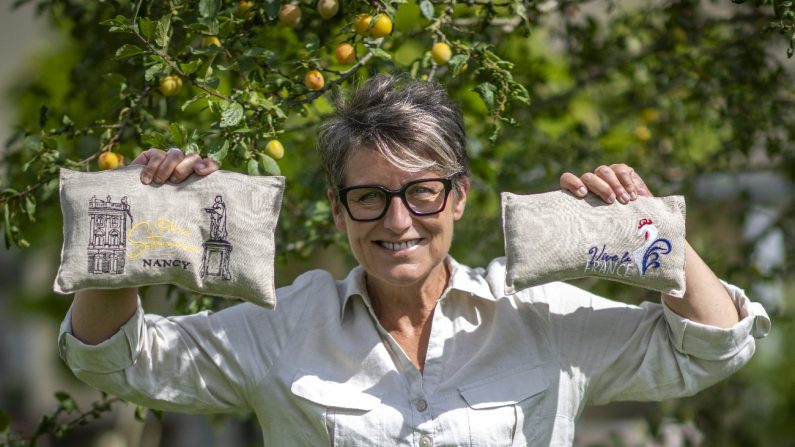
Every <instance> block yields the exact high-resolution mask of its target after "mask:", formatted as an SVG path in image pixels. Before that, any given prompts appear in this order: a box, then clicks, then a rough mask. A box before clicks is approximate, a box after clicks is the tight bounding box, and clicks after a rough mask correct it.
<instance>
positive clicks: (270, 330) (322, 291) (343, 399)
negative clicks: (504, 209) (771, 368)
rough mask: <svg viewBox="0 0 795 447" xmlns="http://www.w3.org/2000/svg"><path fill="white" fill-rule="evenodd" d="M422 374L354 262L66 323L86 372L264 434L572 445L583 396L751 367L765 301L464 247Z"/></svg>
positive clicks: (111, 385)
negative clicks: (231, 292) (671, 292)
mask: <svg viewBox="0 0 795 447" xmlns="http://www.w3.org/2000/svg"><path fill="white" fill-rule="evenodd" d="M446 262H447V263H448V266H449V268H450V274H451V279H450V283H449V285H448V288H447V289H446V290H445V291H444V293H443V294H442V296H441V298H440V300H439V302H438V303H437V304H436V308H435V309H434V313H433V321H432V330H431V334H430V339H429V342H428V352H427V355H426V362H425V369H424V372H423V373H420V371H419V370H418V369H417V368H416V367H414V365H413V364H412V363H411V361H410V359H409V358H408V357H407V356H406V354H405V353H404V352H403V350H402V349H401V348H400V346H399V344H398V343H397V342H396V341H395V340H394V339H393V338H392V336H391V335H390V334H389V333H388V332H387V331H386V330H385V329H384V328H383V327H382V326H381V325H380V324H379V323H378V320H377V318H376V317H375V314H374V312H373V308H372V305H371V301H370V298H369V296H368V294H367V290H366V287H365V276H364V271H363V270H362V268H361V267H357V268H355V269H354V270H352V271H351V273H350V274H349V275H348V276H347V278H345V279H344V280H335V279H334V278H333V277H332V276H331V274H329V273H328V272H326V271H320V270H316V271H311V272H307V273H305V274H303V275H301V276H300V277H298V278H297V279H296V280H295V282H294V283H293V284H292V285H290V286H287V287H283V288H280V289H278V290H277V295H278V297H279V306H278V307H277V308H276V309H275V310H270V309H263V308H257V307H255V306H252V305H250V304H248V303H243V304H240V305H236V306H232V307H231V308H228V309H224V310H222V311H220V312H217V313H209V312H203V313H199V314H195V315H189V316H177V317H167V318H166V317H161V316H158V315H151V314H148V315H145V314H144V312H143V310H142V309H141V308H140V307H139V309H138V311H137V313H136V314H135V315H134V316H133V317H132V318H131V319H130V320H129V321H128V322H127V323H126V324H125V325H124V326H123V327H122V328H121V329H120V330H119V332H118V333H116V334H115V335H114V336H113V337H111V338H110V339H108V340H106V341H105V342H103V343H101V344H99V345H96V346H87V345H84V344H82V343H81V342H80V341H79V340H77V339H76V338H74V337H73V336H72V335H71V334H70V331H71V329H70V321H71V319H70V318H71V317H70V315H67V316H66V318H65V320H64V322H63V324H62V326H61V333H60V353H61V356H62V357H63V358H64V359H65V361H66V363H67V364H68V365H69V367H70V368H71V369H72V371H74V373H75V374H76V375H77V376H78V377H79V378H80V379H82V380H83V381H85V382H87V383H89V384H91V385H93V386H95V387H97V388H99V389H101V390H104V391H106V392H109V393H112V394H114V395H118V396H121V397H123V398H124V399H128V400H130V401H132V402H136V403H139V404H142V405H145V406H147V407H151V408H158V409H163V410H175V411H184V412H192V413H197V412H220V411H224V412H241V413H243V412H254V413H255V414H256V416H257V418H258V421H259V423H260V425H261V428H262V433H263V437H264V444H265V445H268V446H296V445H312V446H320V445H377V446H384V447H389V446H417V445H434V446H452V445H473V446H492V445H500V446H502V445H529V446H545V447H546V446H571V445H572V443H573V440H574V434H575V423H576V420H577V418H578V416H579V415H580V413H581V412H582V410H583V408H584V407H585V405H586V404H589V403H594V404H602V403H606V402H610V401H614V400H657V399H665V398H672V397H677V396H685V395H691V394H693V393H695V392H697V391H699V390H701V389H703V388H705V387H707V386H710V385H712V384H714V383H716V382H718V381H720V380H722V379H723V378H725V377H727V376H729V375H730V374H732V373H733V372H734V371H736V370H737V369H739V368H740V367H742V366H743V365H744V364H745V363H746V362H748V360H749V359H750V358H751V356H752V354H753V352H754V349H755V340H754V338H755V337H762V336H764V335H766V334H767V332H768V331H769V330H770V319H769V318H768V317H767V314H766V313H765V311H764V309H763V308H762V307H761V306H759V305H758V304H755V303H752V302H750V301H749V300H748V298H747V297H746V296H745V294H744V293H743V291H742V290H740V289H738V288H736V287H734V286H731V285H726V290H727V291H728V293H729V295H730V296H731V298H732V299H733V301H734V304H735V306H736V308H737V309H738V314H739V316H740V322H739V323H738V324H737V325H735V326H734V327H732V328H728V329H720V328H716V327H712V326H707V325H702V324H696V323H694V322H692V321H690V320H687V319H684V318H682V317H679V316H678V315H676V314H675V313H674V312H671V311H670V310H669V309H668V308H667V307H665V306H664V305H663V304H653V303H644V304H643V305H641V306H631V305H627V304H623V303H618V302H614V301H610V300H607V299H604V298H601V297H599V296H596V295H593V294H591V293H589V292H587V291H584V290H582V289H579V288H576V287H574V286H571V285H568V284H565V283H560V282H553V283H549V284H545V285H542V286H538V287H533V288H529V289H525V290H522V291H520V292H518V293H516V294H513V295H508V296H506V295H504V294H503V293H502V292H503V288H504V283H505V259H504V258H500V259H497V260H495V261H493V262H492V263H491V264H490V265H489V266H488V268H487V269H482V268H476V269H473V268H469V267H466V266H463V265H460V264H458V263H456V262H455V261H454V260H453V259H452V258H447V260H446Z"/></svg>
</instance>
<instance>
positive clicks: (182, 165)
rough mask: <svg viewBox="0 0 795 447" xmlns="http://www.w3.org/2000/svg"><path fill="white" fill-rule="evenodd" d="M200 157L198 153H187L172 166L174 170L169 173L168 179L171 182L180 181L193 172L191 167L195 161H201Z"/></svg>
mask: <svg viewBox="0 0 795 447" xmlns="http://www.w3.org/2000/svg"><path fill="white" fill-rule="evenodd" d="M201 161H202V158H201V156H200V155H199V154H195V153H194V154H188V155H186V156H185V158H183V159H182V161H180V162H179V164H177V166H176V167H175V168H174V172H172V173H171V177H170V178H169V179H168V181H170V182H171V183H180V182H182V181H183V180H185V179H186V178H188V176H189V175H191V174H193V167H194V166H195V165H196V164H197V163H201Z"/></svg>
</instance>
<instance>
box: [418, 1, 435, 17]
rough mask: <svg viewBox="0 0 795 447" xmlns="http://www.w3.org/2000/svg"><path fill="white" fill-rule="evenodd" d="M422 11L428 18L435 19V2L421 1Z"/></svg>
mask: <svg viewBox="0 0 795 447" xmlns="http://www.w3.org/2000/svg"><path fill="white" fill-rule="evenodd" d="M420 11H421V12H422V16H423V17H425V18H426V19H428V20H433V14H434V11H433V3H431V2H430V0H422V1H421V2H420Z"/></svg>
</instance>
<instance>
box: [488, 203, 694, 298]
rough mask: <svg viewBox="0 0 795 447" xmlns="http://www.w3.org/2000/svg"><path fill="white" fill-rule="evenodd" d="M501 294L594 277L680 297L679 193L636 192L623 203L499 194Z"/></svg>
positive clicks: (682, 219) (682, 286) (682, 289)
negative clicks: (503, 258) (503, 268)
mask: <svg viewBox="0 0 795 447" xmlns="http://www.w3.org/2000/svg"><path fill="white" fill-rule="evenodd" d="M502 225H503V233H504V235H505V255H506V257H507V275H506V284H505V285H506V290H505V291H506V293H515V292H517V291H519V290H522V289H525V288H528V287H531V286H535V285H538V284H543V283H547V282H551V281H563V280H567V279H574V278H582V277H586V276H598V277H601V278H606V279H610V280H614V281H620V282H624V283H627V284H633V285H637V286H641V287H644V288H647V289H652V290H658V291H660V292H664V293H667V294H669V295H671V296H675V297H680V298H681V297H682V296H683V295H684V292H685V270H684V268H685V245H684V244H685V200H684V197H682V196H669V197H656V198H651V197H639V198H638V199H637V200H634V201H632V202H630V203H629V204H628V205H623V204H620V203H618V202H615V203H613V204H611V205H608V204H606V203H604V202H603V201H602V200H601V199H600V198H599V197H597V196H595V195H592V194H589V195H588V196H586V197H585V198H584V199H578V198H577V197H574V196H573V195H571V194H569V193H568V192H566V191H553V192H547V193H542V194H531V195H515V194H511V193H507V192H506V193H502Z"/></svg>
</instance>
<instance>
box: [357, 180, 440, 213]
mask: <svg viewBox="0 0 795 447" xmlns="http://www.w3.org/2000/svg"><path fill="white" fill-rule="evenodd" d="M398 194H399V195H401V197H402V198H403V199H404V203H406V204H408V206H409V208H410V209H411V210H412V211H413V212H414V213H417V214H432V213H436V212H439V211H441V210H442V208H444V205H445V198H446V194H445V185H444V183H443V182H442V181H440V180H428V181H423V182H418V183H412V184H410V185H406V186H405V187H404V188H403V189H401V191H400V192H399V193H398ZM388 201H389V199H388V198H387V193H386V192H385V191H384V190H382V189H379V188H374V187H367V186H363V187H360V188H351V189H349V190H348V191H347V204H348V210H349V211H350V213H351V217H353V218H354V219H364V220H366V219H376V218H378V217H380V216H381V214H382V213H383V212H384V209H385V208H386V207H387V204H388Z"/></svg>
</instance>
